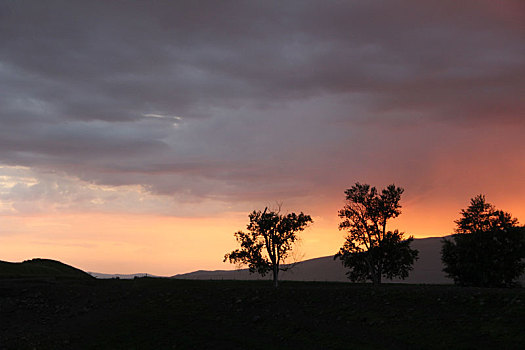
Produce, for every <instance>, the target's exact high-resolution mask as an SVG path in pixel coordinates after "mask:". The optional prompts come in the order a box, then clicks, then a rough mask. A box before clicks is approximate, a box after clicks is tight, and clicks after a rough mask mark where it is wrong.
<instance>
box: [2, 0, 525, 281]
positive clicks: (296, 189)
mask: <svg viewBox="0 0 525 350" xmlns="http://www.w3.org/2000/svg"><path fill="white" fill-rule="evenodd" d="M357 181H359V182H362V183H370V184H372V185H375V186H377V187H379V188H382V187H384V186H386V185H388V184H390V183H395V184H396V185H398V186H401V187H403V188H405V193H404V195H403V197H402V201H401V204H402V205H403V214H402V215H401V216H400V217H399V218H398V219H396V220H395V221H393V222H392V223H391V224H390V227H389V228H391V229H394V228H398V229H400V230H401V231H404V232H406V233H407V234H409V235H414V236H415V237H429V236H444V235H448V234H450V233H452V231H453V228H454V222H453V221H454V220H455V219H457V218H458V216H459V211H460V209H462V208H465V207H466V206H467V205H468V203H469V199H470V198H471V197H474V196H475V195H477V194H479V193H483V194H485V195H486V196H487V200H488V201H489V202H491V203H493V204H494V205H495V206H496V207H497V208H500V209H504V210H506V211H509V212H511V213H512V214H513V215H514V216H515V217H517V218H518V220H519V221H520V223H521V224H524V223H525V1H522V0H516V1H492V0H485V1H483V0H476V1H456V0H454V1H452V0H451V1H447V0H436V1H419V0H417V1H416V0H413V1H390V0H388V1H387V0H384V1H306V0H298V1H112V2H108V1H87V0H86V1H7V0H6V1H1V2H0V260H6V261H22V260H26V259H30V258H34V257H44V258H50V259H56V260H60V261H63V262H65V263H68V264H71V265H74V266H76V267H79V268H81V269H84V270H87V271H96V272H104V273H137V272H148V273H151V274H158V275H174V274H176V273H183V272H189V271H193V270H197V269H232V268H234V266H233V265H230V264H227V263H223V262H222V258H223V256H224V254H225V253H227V252H229V251H231V250H232V249H235V248H236V242H235V240H234V237H233V233H234V232H235V231H237V230H240V229H244V228H245V226H246V224H247V222H248V213H249V212H250V211H252V210H254V209H264V207H265V206H270V207H275V206H276V203H282V207H283V210H284V211H287V212H291V211H296V212H297V211H304V212H305V213H307V214H310V215H312V217H313V219H314V224H313V225H311V226H310V227H309V228H308V229H307V230H306V231H305V232H304V233H303V234H302V241H301V244H300V245H299V247H298V253H299V254H300V256H301V257H302V258H304V259H307V258H314V257H319V256H325V255H330V254H334V253H335V252H337V250H338V249H339V247H340V246H341V245H342V243H343V237H344V233H343V232H340V231H338V229H337V225H338V222H339V219H338V217H337V211H338V209H340V208H342V206H343V205H344V193H343V191H344V190H345V189H346V188H349V187H350V186H352V185H353V184H354V183H355V182H357Z"/></svg>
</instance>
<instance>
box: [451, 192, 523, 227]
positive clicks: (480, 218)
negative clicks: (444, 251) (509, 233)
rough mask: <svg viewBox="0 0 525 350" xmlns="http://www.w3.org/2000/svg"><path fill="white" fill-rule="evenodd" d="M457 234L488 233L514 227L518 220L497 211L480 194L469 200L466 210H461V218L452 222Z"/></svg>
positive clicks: (508, 214)
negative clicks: (454, 224)
mask: <svg viewBox="0 0 525 350" xmlns="http://www.w3.org/2000/svg"><path fill="white" fill-rule="evenodd" d="M454 222H455V223H456V225H457V227H456V229H455V231H456V233H458V234H465V233H474V232H488V231H493V230H502V229H508V228H510V227H514V226H516V225H517V223H518V220H517V219H516V218H513V217H512V215H511V214H510V213H507V212H504V211H502V210H497V209H496V208H495V207H494V206H493V205H492V204H490V203H487V201H486V199H485V196H484V195H482V194H479V195H477V196H476V197H474V198H472V199H471V200H470V205H469V206H468V208H467V209H461V218H459V219H458V220H456V221H454Z"/></svg>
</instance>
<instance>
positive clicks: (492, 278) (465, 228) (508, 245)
mask: <svg viewBox="0 0 525 350" xmlns="http://www.w3.org/2000/svg"><path fill="white" fill-rule="evenodd" d="M455 223H456V225H457V227H456V229H455V231H456V234H455V235H453V236H452V238H451V239H444V240H443V246H442V249H441V260H442V261H443V264H444V265H445V267H444V269H443V271H444V272H445V273H446V274H447V275H448V276H449V277H450V278H452V279H453V280H454V283H456V284H458V285H464V286H482V287H502V286H512V285H514V284H516V279H517V278H518V277H519V276H520V275H521V274H522V273H523V271H524V269H525V263H524V262H523V259H524V258H525V228H523V227H517V224H518V220H517V219H516V218H513V217H512V215H511V214H510V213H507V212H504V211H501V210H496V209H495V207H494V206H493V205H492V204H490V203H487V202H486V200H485V196H483V195H478V196H476V197H474V198H472V199H471V200H470V205H469V206H468V208H467V209H463V210H461V218H460V219H458V220H456V221H455Z"/></svg>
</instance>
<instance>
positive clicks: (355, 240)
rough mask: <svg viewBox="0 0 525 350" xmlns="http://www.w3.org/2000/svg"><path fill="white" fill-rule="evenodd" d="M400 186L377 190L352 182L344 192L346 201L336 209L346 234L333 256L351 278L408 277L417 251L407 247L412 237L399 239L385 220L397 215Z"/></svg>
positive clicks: (378, 281)
mask: <svg viewBox="0 0 525 350" xmlns="http://www.w3.org/2000/svg"><path fill="white" fill-rule="evenodd" d="M403 191H404V190H403V189H402V188H400V187H396V186H395V185H393V184H392V185H390V186H388V187H387V188H386V189H383V190H382V191H381V193H379V192H378V191H377V189H376V188H375V187H370V185H367V184H360V183H356V184H355V185H354V186H352V188H350V189H347V190H346V191H345V194H346V200H347V204H346V205H345V206H344V208H343V209H341V210H340V211H339V217H340V218H342V219H343V221H342V222H341V223H340V224H339V229H340V230H347V231H348V236H347V237H346V241H345V243H344V245H343V247H342V248H341V249H340V250H339V252H338V253H337V254H336V255H335V257H334V259H337V258H339V259H341V260H342V262H343V265H344V266H345V267H347V268H349V269H350V271H349V272H348V273H347V275H348V278H350V279H351V280H352V281H354V282H355V281H366V280H371V281H372V283H374V284H379V283H381V277H382V276H384V277H386V278H394V277H400V278H402V279H404V278H406V277H408V273H409V271H410V270H412V265H413V264H414V261H415V260H416V259H417V255H418V251H417V250H415V249H411V248H410V243H411V242H412V241H413V237H409V238H408V239H403V235H404V234H403V233H402V232H399V231H398V230H395V231H387V229H386V225H387V222H388V220H390V219H392V218H395V217H397V216H399V214H401V210H400V209H401V205H400V204H399V201H400V200H401V194H402V193H403Z"/></svg>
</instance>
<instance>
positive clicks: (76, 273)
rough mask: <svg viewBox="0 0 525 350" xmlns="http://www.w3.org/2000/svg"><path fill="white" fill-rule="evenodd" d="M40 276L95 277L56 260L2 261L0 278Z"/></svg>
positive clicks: (0, 262)
mask: <svg viewBox="0 0 525 350" xmlns="http://www.w3.org/2000/svg"><path fill="white" fill-rule="evenodd" d="M39 277H40V278H53V277H54V278H80V279H93V277H92V276H91V275H89V274H88V273H86V272H84V271H82V270H80V269H77V268H75V267H73V266H69V265H66V264H64V263H61V262H60V261H56V260H50V259H32V260H26V261H24V262H21V263H12V262H7V261H0V278H39Z"/></svg>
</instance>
